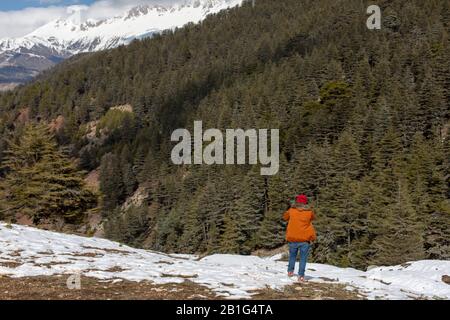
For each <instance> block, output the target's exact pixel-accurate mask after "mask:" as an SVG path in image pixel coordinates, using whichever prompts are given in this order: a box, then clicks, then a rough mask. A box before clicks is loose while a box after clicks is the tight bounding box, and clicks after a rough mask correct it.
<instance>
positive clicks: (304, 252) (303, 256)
mask: <svg viewBox="0 0 450 320" xmlns="http://www.w3.org/2000/svg"><path fill="white" fill-rule="evenodd" d="M310 246H311V245H310V244H309V243H308V242H289V266H288V272H294V269H295V261H296V260H297V254H298V252H299V251H300V266H299V268H298V275H299V276H300V277H304V276H305V269H306V261H307V260H308V254H309V248H310Z"/></svg>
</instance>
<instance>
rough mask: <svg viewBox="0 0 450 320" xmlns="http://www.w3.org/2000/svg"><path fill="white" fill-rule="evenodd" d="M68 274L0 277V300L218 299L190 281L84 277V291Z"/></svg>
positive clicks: (206, 289) (82, 279) (82, 286)
mask: <svg viewBox="0 0 450 320" xmlns="http://www.w3.org/2000/svg"><path fill="white" fill-rule="evenodd" d="M67 279H68V276H53V277H31V278H8V277H0V300H203V299H215V298H216V295H215V294H214V293H212V292H211V291H210V290H209V289H208V288H205V287H202V286H199V285H196V284H194V283H192V282H190V281H185V282H184V283H182V284H167V285H155V284H152V283H150V282H139V283H138V282H130V281H120V282H115V283H114V282H110V281H109V282H104V281H102V280H98V279H94V278H87V277H81V290H77V289H74V290H70V289H68V287H67Z"/></svg>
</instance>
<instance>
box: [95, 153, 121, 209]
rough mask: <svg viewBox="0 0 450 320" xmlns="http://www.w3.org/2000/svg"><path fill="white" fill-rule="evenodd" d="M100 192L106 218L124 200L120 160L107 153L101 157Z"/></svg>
mask: <svg viewBox="0 0 450 320" xmlns="http://www.w3.org/2000/svg"><path fill="white" fill-rule="evenodd" d="M100 191H101V192H102V212H103V215H105V216H107V215H109V214H112V212H113V211H114V209H115V208H116V207H117V206H118V205H119V204H121V202H122V201H123V200H124V194H125V192H124V184H123V177H122V170H121V168H120V159H119V157H117V156H116V155H114V154H112V153H109V154H106V155H105V156H103V158H102V161H101V165H100Z"/></svg>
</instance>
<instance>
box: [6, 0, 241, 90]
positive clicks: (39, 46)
mask: <svg viewBox="0 0 450 320" xmlns="http://www.w3.org/2000/svg"><path fill="white" fill-rule="evenodd" d="M241 3H242V0H190V1H185V2H184V3H182V4H176V5H173V6H162V5H138V6H136V7H133V8H132V9H130V10H127V11H126V12H124V13H123V14H122V15H118V16H114V17H110V18H107V19H100V20H94V19H87V20H86V21H81V20H80V19H81V13H80V12H76V13H74V14H72V15H71V16H69V17H67V18H65V19H63V18H58V19H55V20H53V21H51V22H49V23H47V24H45V25H43V26H41V27H39V28H38V29H36V30H34V31H33V32H31V33H29V34H28V35H25V36H23V37H19V38H12V39H11V38H4V39H0V90H1V87H2V86H1V85H3V86H4V87H5V86H8V87H11V85H13V84H21V83H24V82H27V81H29V80H31V79H32V78H34V77H35V76H36V75H37V74H39V73H40V72H42V71H43V70H46V69H48V68H50V67H52V66H54V65H55V64H57V63H58V62H60V61H61V60H64V59H67V58H68V57H71V56H73V55H76V54H79V53H86V52H95V51H101V50H107V49H111V48H115V47H117V46H120V45H127V44H129V43H130V42H131V41H133V40H135V39H142V38H146V37H151V36H152V35H154V34H155V33H159V32H161V31H164V30H171V29H174V28H178V27H181V26H183V25H185V24H187V23H198V22H200V21H202V20H203V19H204V18H205V17H206V16H207V15H209V14H214V13H217V12H219V11H221V10H224V9H227V8H231V7H234V6H237V5H240V4H241Z"/></svg>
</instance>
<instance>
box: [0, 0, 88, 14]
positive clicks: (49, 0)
mask: <svg viewBox="0 0 450 320" xmlns="http://www.w3.org/2000/svg"><path fill="white" fill-rule="evenodd" d="M93 2H94V0H1V1H0V11H10V10H20V9H24V8H28V7H48V6H51V5H61V6H68V5H73V4H87V5H89V4H91V3H93Z"/></svg>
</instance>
